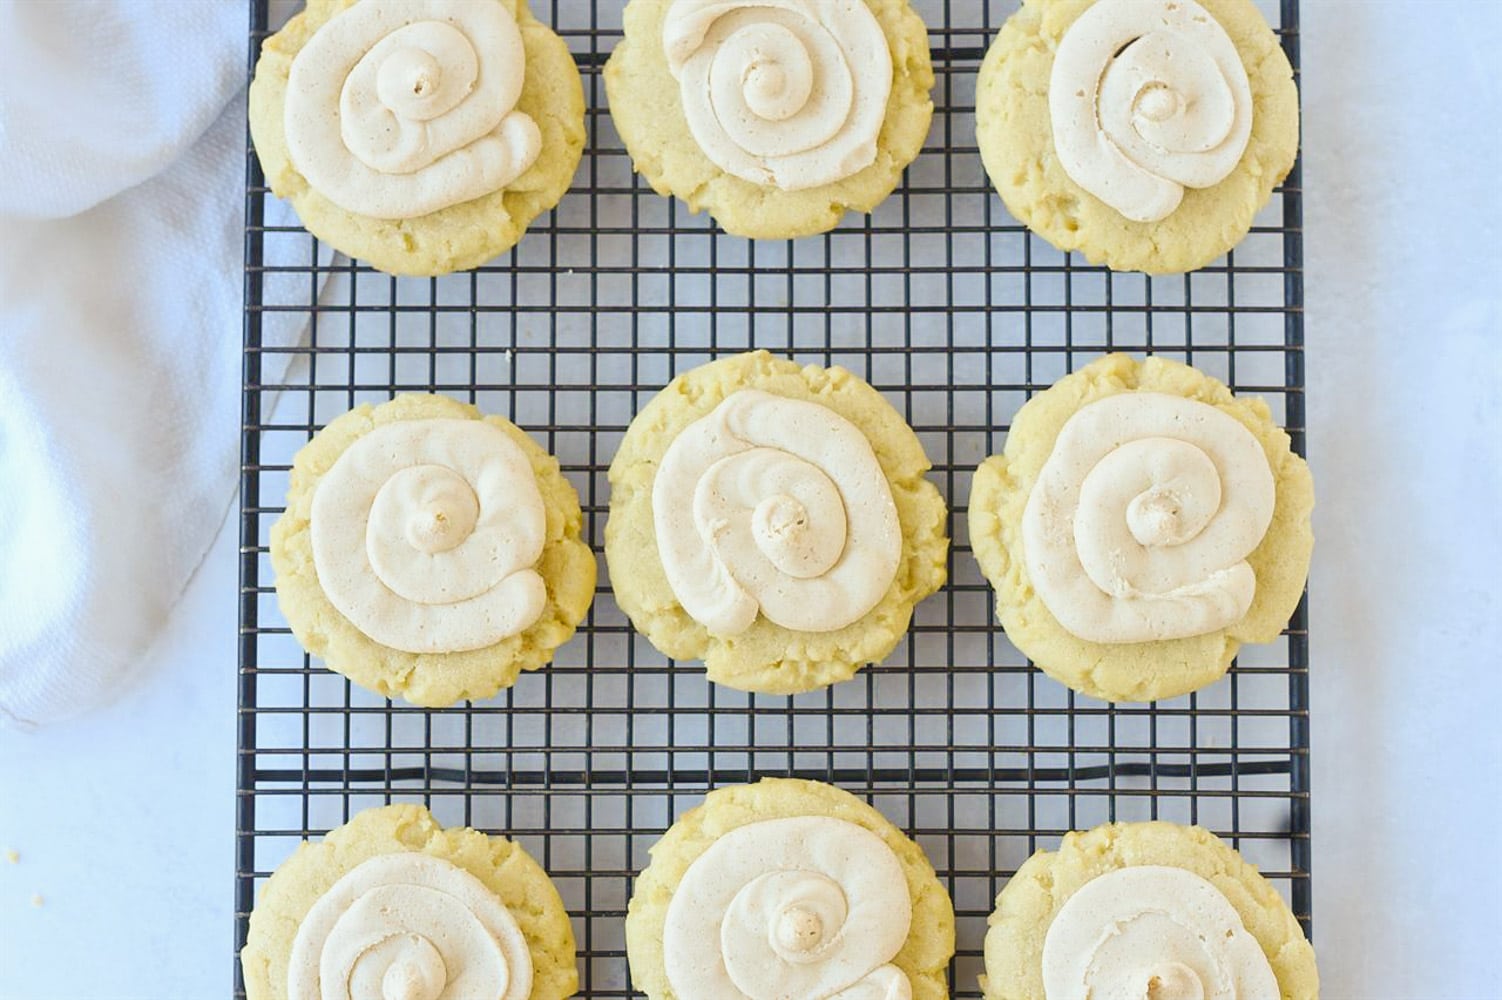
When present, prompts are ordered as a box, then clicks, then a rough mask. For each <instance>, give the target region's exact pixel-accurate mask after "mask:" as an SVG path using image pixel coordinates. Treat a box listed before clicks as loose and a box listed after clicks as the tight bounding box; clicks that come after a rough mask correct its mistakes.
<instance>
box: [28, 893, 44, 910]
mask: <svg viewBox="0 0 1502 1000" xmlns="http://www.w3.org/2000/svg"><path fill="white" fill-rule="evenodd" d="M44 902H46V900H44V899H42V894H41V893H39V892H38V893H35V894H34V895H33V896H32V897H31V905H32V906H35V907H36V908H37V909H39V910H40V909H41V908H42V904H43V903H44Z"/></svg>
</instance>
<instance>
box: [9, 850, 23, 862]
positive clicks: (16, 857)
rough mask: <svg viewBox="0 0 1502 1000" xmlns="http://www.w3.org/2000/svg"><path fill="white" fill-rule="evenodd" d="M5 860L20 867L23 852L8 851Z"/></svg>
mask: <svg viewBox="0 0 1502 1000" xmlns="http://www.w3.org/2000/svg"><path fill="white" fill-rule="evenodd" d="M5 860H6V861H7V862H8V863H10V864H13V865H18V864H20V863H21V852H20V851H16V850H7V851H6V852H5Z"/></svg>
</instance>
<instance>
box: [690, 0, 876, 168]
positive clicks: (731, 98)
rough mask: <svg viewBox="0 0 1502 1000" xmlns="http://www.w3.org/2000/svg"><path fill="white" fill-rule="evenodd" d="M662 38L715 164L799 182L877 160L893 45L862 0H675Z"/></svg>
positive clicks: (702, 144)
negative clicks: (891, 45) (891, 46)
mask: <svg viewBox="0 0 1502 1000" xmlns="http://www.w3.org/2000/svg"><path fill="white" fill-rule="evenodd" d="M662 41H663V48H664V50H665V51H666V53H667V59H668V67H669V69H670V70H671V71H672V73H673V76H674V77H675V78H676V79H677V80H678V81H679V83H680V89H681V92H682V102H683V111H684V115H685V116H686V117H687V119H688V125H689V130H690V131H691V132H692V133H693V136H694V139H695V141H696V142H698V144H699V148H700V149H702V150H703V152H704V155H705V156H707V157H709V159H710V160H711V161H712V162H713V163H714V164H715V165H716V166H717V167H719V168H720V169H721V170H724V171H726V172H727V173H730V174H733V175H735V176H736V177H739V178H741V179H742V180H747V181H750V182H751V183H753V184H763V185H772V186H774V187H777V188H780V189H782V190H784V191H798V190H802V189H805V188H812V187H819V186H820V185H824V184H832V183H834V182H836V181H841V180H844V179H845V178H846V177H849V176H851V175H852V174H855V173H857V172H859V171H861V170H863V169H865V168H866V167H868V166H870V165H871V164H872V163H874V162H875V161H876V140H877V137H878V136H879V135H880V133H881V126H882V122H883V121H884V120H885V119H886V110H887V99H888V97H889V96H890V95H891V91H892V53H891V51H890V49H889V48H888V46H887V40H886V35H885V34H883V32H882V29H881V24H880V22H878V21H877V20H876V16H875V15H874V14H872V13H871V11H870V9H869V8H868V7H867V6H866V5H865V3H864V2H863V0H675V2H674V3H673V5H672V7H671V8H669V10H668V14H667V18H666V20H665V21H664V25H663V39H662Z"/></svg>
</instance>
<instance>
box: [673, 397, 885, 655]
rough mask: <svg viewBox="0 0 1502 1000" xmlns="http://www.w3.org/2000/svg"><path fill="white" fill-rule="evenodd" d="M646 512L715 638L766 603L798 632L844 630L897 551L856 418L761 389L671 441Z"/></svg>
mask: <svg viewBox="0 0 1502 1000" xmlns="http://www.w3.org/2000/svg"><path fill="white" fill-rule="evenodd" d="M652 510H653V516H654V521H655V526H656V536H657V545H658V551H659V554H660V556H661V558H662V565H663V569H664V571H665V573H666V575H667V579H668V582H669V584H670V585H671V587H672V590H673V593H674V595H675V596H676V597H677V598H678V600H679V602H680V603H682V605H683V607H684V610H686V611H687V612H688V614H689V615H690V616H691V617H692V618H694V619H695V620H696V621H698V622H699V623H701V624H702V625H704V626H705V628H707V629H708V630H709V632H710V633H711V634H712V635H716V636H734V635H737V634H740V633H742V632H744V631H745V630H746V629H748V628H749V627H750V626H751V624H752V623H753V622H754V621H755V620H756V618H757V615H758V614H761V615H765V616H766V617H767V618H768V619H769V620H771V621H772V622H774V623H776V624H778V625H781V626H783V627H784V628H788V629H793V630H796V631H804V632H827V631H833V630H835V629H840V628H843V627H844V626H846V625H849V624H850V623H852V622H855V621H858V620H860V618H861V617H862V616H864V615H865V614H866V613H867V612H869V611H870V610H871V609H872V608H873V607H875V606H876V604H877V603H878V602H880V601H881V599H882V597H883V596H884V595H885V594H886V592H887V588H888V587H890V586H891V584H892V580H893V578H894V576H895V575H896V572H897V567H898V564H899V563H900V561H901V559H902V529H901V525H900V524H899V522H898V517H897V507H896V504H895V502H894V501H893V498H892V491H891V486H890V484H889V483H888V481H887V478H886V475H885V473H884V472H883V471H882V468H881V464H880V463H879V462H878V461H877V459H876V455H875V453H874V452H873V451H872V449H871V445H870V442H868V441H867V440H866V438H865V435H864V434H862V433H861V431H860V429H859V428H858V427H856V426H855V425H854V424H852V423H850V422H849V421H848V420H846V419H845V418H843V417H842V416H840V415H839V414H838V413H835V412H834V411H833V410H831V409H829V408H828V407H825V406H821V405H819V404H818V403H812V402H807V401H803V400H794V399H788V398H784V397H781V396H776V395H773V394H771V393H767V392H763V391H761V390H758V389H742V390H740V391H738V392H735V393H733V394H731V395H730V396H729V397H727V398H726V399H725V401H724V402H722V403H721V404H720V405H719V406H717V407H716V408H715V409H714V410H713V411H712V412H711V413H709V414H708V415H706V416H705V417H702V418H701V419H699V420H697V421H695V422H694V423H693V424H691V425H690V426H689V427H687V428H686V429H685V430H684V431H683V432H682V433H681V434H680V435H678V437H677V438H676V439H674V441H673V443H672V445H671V446H670V447H669V448H668V450H667V453H666V454H665V455H664V456H663V459H662V464H661V468H660V469H659V470H658V472H657V476H656V479H655V480H654V482H653V487H652Z"/></svg>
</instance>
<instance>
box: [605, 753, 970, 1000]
mask: <svg viewBox="0 0 1502 1000" xmlns="http://www.w3.org/2000/svg"><path fill="white" fill-rule="evenodd" d="M953 955H954V907H953V905H952V904H951V903H950V901H949V894H948V893H946V892H945V891H944V887H943V885H942V884H940V882H939V879H938V877H937V876H936V875H935V874H934V869H933V866H932V865H930V864H929V863H928V859H927V858H926V857H924V855H923V849H922V848H920V847H919V846H918V845H917V844H915V843H913V841H912V840H910V839H908V837H907V836H906V835H905V834H903V832H902V831H901V830H899V829H897V828H896V827H895V826H893V825H892V824H891V823H889V822H887V820H886V818H885V817H883V816H882V815H881V813H879V812H877V811H876V810H875V809H872V808H871V807H870V806H868V805H867V804H866V803H864V802H862V801H861V800H860V799H858V798H856V797H855V796H853V795H851V794H849V793H848V792H844V791H841V790H840V789H838V788H835V787H833V786H831V785H824V784H820V783H819V782H816V781H795V780H789V779H783V778H768V779H766V780H763V781H760V782H758V783H756V784H754V785H736V786H732V787H729V788H721V789H717V790H716V791H713V792H710V793H709V795H708V797H707V798H706V799H705V800H704V804H703V805H701V806H699V807H698V808H697V809H692V810H690V811H688V812H686V813H684V814H683V815H682V816H680V817H679V818H678V821H677V822H676V823H674V824H673V826H672V828H671V829H670V830H668V832H667V833H666V834H664V835H663V838H662V839H661V840H660V841H658V842H657V844H656V845H655V846H653V848H652V864H651V865H650V866H649V867H648V868H647V870H646V871H644V872H642V873H641V875H639V876H638V877H637V879H636V887H635V890H634V891H633V893H632V895H631V903H630V905H629V906H628V908H627V911H626V956H627V959H628V961H629V962H630V965H631V982H632V984H633V985H634V986H635V987H636V988H637V989H638V990H640V991H642V992H643V993H645V994H646V995H647V996H648V997H649V998H650V1000H700V998H708V997H713V998H715V1000H747V998H750V997H798V998H824V1000H865V998H881V1000H945V998H947V997H948V996H949V991H948V983H947V970H948V968H949V960H950V958H951V957H953Z"/></svg>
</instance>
